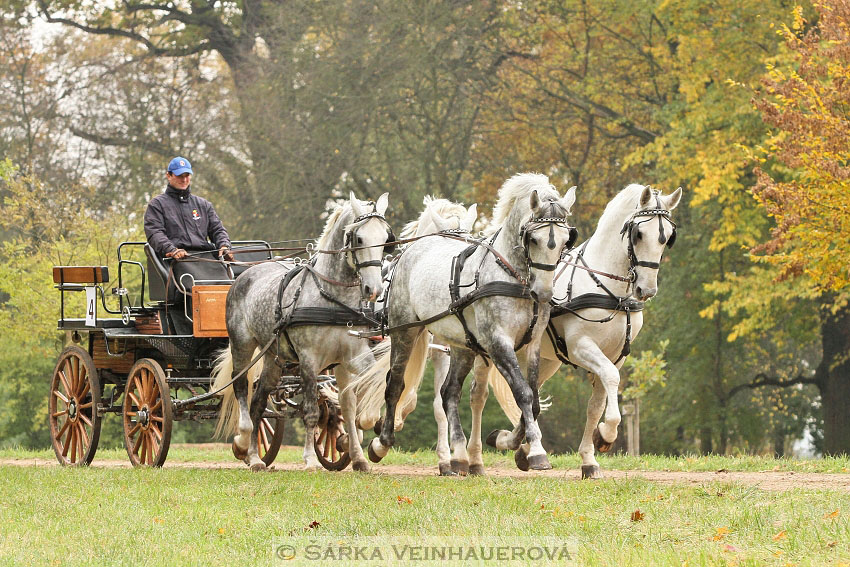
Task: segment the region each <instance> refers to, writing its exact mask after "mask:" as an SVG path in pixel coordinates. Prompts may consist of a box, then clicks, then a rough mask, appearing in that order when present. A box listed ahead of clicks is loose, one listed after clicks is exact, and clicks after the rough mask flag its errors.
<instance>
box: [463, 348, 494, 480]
mask: <svg viewBox="0 0 850 567" xmlns="http://www.w3.org/2000/svg"><path fill="white" fill-rule="evenodd" d="M472 376H473V382H472V388H471V390H470V392H469V407H470V408H472V429H471V430H470V432H469V445H468V446H467V451H468V452H469V474H471V475H483V474H484V454H483V450H482V449H483V447H482V445H481V416H482V414H483V413H484V405H485V404H486V403H487V396H489V395H490V388H489V386H488V381H489V376H490V369H489V368H488V367H487V366H486V365H485V364H484V359H482V358H481V357H480V356H479V357H477V358H476V359H475V366H474V372H473V375H472Z"/></svg>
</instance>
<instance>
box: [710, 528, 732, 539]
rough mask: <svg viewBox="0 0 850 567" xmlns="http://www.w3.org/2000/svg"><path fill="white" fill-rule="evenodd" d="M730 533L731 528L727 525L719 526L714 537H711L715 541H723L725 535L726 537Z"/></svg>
mask: <svg viewBox="0 0 850 567" xmlns="http://www.w3.org/2000/svg"><path fill="white" fill-rule="evenodd" d="M728 533H729V528H727V527H725V526H724V527H722V528H717V533H715V534H714V537H713V538H711V539H713V540H714V541H721V540H722V539H723V538H724V537H726V534H728Z"/></svg>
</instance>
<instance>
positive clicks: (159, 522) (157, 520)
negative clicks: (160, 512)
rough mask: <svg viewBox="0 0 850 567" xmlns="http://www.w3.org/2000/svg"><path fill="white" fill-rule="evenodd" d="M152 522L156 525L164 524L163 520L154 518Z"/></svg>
mask: <svg viewBox="0 0 850 567" xmlns="http://www.w3.org/2000/svg"><path fill="white" fill-rule="evenodd" d="M153 521H154V522H155V523H157V524H164V523H165V520H163V519H162V518H154V519H153Z"/></svg>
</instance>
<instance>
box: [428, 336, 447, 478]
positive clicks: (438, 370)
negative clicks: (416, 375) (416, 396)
mask: <svg viewBox="0 0 850 567" xmlns="http://www.w3.org/2000/svg"><path fill="white" fill-rule="evenodd" d="M431 363H432V364H433V365H434V419H435V420H436V421H437V465H438V466H439V468H440V475H443V476H445V475H449V474H451V471H452V468H451V464H450V462H449V459H451V449H449V420H448V418H447V417H446V411H445V410H444V409H443V397H442V396H441V395H440V388H442V387H443V384H444V383H445V381H446V378H447V376H448V373H449V363H450V359H449V355H448V354H447V353H444V352H440V351H436V350H432V351H431Z"/></svg>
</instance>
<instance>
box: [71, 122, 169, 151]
mask: <svg viewBox="0 0 850 567" xmlns="http://www.w3.org/2000/svg"><path fill="white" fill-rule="evenodd" d="M70 130H71V133H72V134H73V135H75V136H77V137H78V138H82V139H84V140H88V141H90V142H94V143H95V144H100V145H103V146H118V147H129V146H135V147H140V148H142V149H145V150H148V151H151V152H154V153H156V154H159V155H161V156H163V157H170V156H173V155H176V152H175V151H174V149H173V148H171V147H170V146H167V145H165V144H163V143H162V142H157V141H155V140H130V139H127V138H120V137H116V136H101V135H99V134H92V133H91V132H86V131H85V130H81V129H79V128H77V127H75V126H71V127H70Z"/></svg>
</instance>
